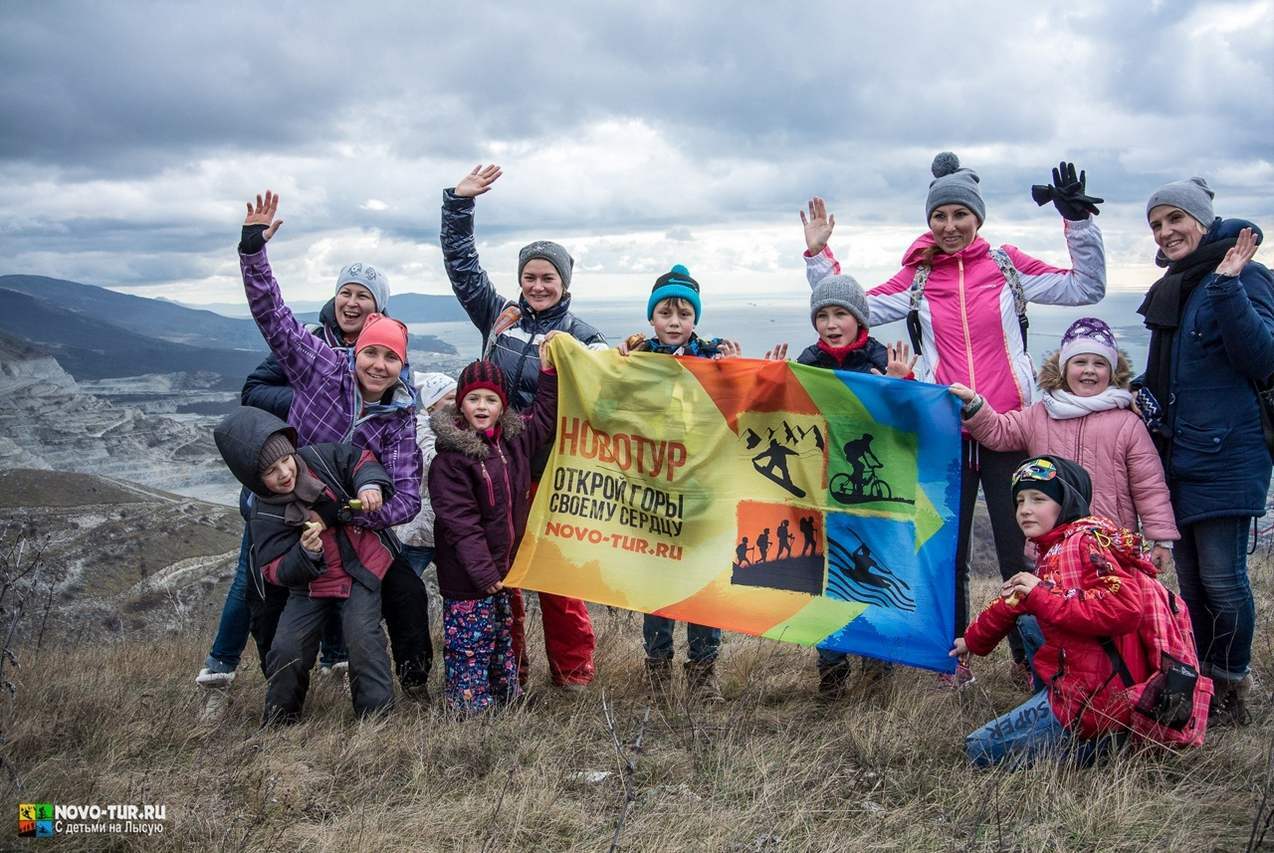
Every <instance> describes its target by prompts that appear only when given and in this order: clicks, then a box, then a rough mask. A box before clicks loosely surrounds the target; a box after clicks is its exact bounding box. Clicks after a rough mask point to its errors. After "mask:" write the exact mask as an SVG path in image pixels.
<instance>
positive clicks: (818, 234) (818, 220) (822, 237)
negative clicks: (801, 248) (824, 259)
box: [801, 196, 836, 255]
mask: <svg viewBox="0 0 1274 853" xmlns="http://www.w3.org/2000/svg"><path fill="white" fill-rule="evenodd" d="M807 207H808V209H809V216H808V217H807V216H806V215H805V211H804V210H802V211H801V225H803V226H804V227H805V248H807V249H809V251H810V254H811V255H817V254H818V253H819V252H821V251H823V248H824V247H825V246H826V245H827V241H828V240H830V239H831V237H832V230H833V229H835V228H836V217H835V216H833V215H832V214H830V213H828V212H827V202H825V201H823V200H822V199H821V198H819V197H818V196H814V197H813V198H812V199H810V200H809V202H808V204H807Z"/></svg>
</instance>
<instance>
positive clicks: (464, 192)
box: [452, 164, 504, 198]
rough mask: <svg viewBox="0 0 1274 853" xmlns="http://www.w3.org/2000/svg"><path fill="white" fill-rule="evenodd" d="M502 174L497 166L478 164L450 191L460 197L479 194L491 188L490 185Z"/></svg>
mask: <svg viewBox="0 0 1274 853" xmlns="http://www.w3.org/2000/svg"><path fill="white" fill-rule="evenodd" d="M502 174H504V173H503V172H501V171H500V167H499V166H496V165H491V166H483V165H481V164H479V165H477V166H474V167H473V171H472V172H470V173H469V174H467V175H465V176H464V177H463V178H461V179H460V183H458V184H456V188H455V189H454V190H453V191H452V192H454V193H455V194H456V195H458V196H460V198H473V197H474V196H480V195H482V194H483V193H484V192H486V191H487V190H489V189H491V185H492V184H494V183H495V182H496V180H497V179H498V178H499V177H500V175H502Z"/></svg>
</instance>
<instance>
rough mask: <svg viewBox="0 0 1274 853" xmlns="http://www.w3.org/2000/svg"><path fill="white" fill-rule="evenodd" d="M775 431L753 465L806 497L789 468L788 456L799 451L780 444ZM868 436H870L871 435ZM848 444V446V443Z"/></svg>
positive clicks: (800, 495) (797, 493) (765, 474)
mask: <svg viewBox="0 0 1274 853" xmlns="http://www.w3.org/2000/svg"><path fill="white" fill-rule="evenodd" d="M773 433H774V430H770V434H771V438H770V446H769V447H767V448H766V449H765V450H763V451H761V452H760V453H758V454H757V455H756V456H753V457H752V467H753V468H755V469H756V471H757V473H758V474H760V475H761V476H763V477H765V478H766V479H767V480H770V481H771V482H773V483H777V484H778V485H780V486H782V487H783V488H784V489H786V490H787V491H789V492H791V493H792V494H793V495H795V496H796V497H798V498H803V497H805V490H804V489H802V488H801V487H800V486H798V485H796V483H794V482H793V481H792V474H791V472H790V471H788V469H787V463H788V457H789V456H796V455H797V452H796V451H795V450H793V449H791V448H790V447H784V446H783V445H781V444H779V443H778V442H777V441H776V440H775V439H774V438H773ZM868 437H869V438H870V436H868ZM846 446H847V447H848V445H846ZM775 472H777V474H776V473H775ZM759 541H760V540H758V544H759Z"/></svg>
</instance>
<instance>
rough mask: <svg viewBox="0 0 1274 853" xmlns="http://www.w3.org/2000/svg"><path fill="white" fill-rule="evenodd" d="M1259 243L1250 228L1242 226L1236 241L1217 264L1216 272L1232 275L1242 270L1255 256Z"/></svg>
mask: <svg viewBox="0 0 1274 853" xmlns="http://www.w3.org/2000/svg"><path fill="white" fill-rule="evenodd" d="M1259 245H1260V244H1259V243H1258V242H1257V241H1256V235H1255V234H1254V233H1252V229H1251V228H1244V229H1243V230H1242V231H1240V232H1239V239H1238V242H1236V243H1235V244H1234V245H1233V246H1232V247H1231V248H1230V251H1228V252H1226V253H1225V257H1224V258H1222V259H1221V263H1220V264H1218V265H1217V268H1216V274H1217V275H1225V276H1231V277H1233V276H1237V275H1238V274H1239V273H1241V272H1243V267H1245V266H1247V262H1248V261H1250V260H1252V258H1254V257H1256V247H1257V246H1259Z"/></svg>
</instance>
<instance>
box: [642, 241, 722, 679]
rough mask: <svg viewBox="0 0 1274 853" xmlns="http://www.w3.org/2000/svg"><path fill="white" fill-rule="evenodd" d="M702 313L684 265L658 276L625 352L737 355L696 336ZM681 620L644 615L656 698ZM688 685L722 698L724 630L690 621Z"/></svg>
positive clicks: (714, 341) (668, 674) (669, 672)
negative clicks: (647, 329)
mask: <svg viewBox="0 0 1274 853" xmlns="http://www.w3.org/2000/svg"><path fill="white" fill-rule="evenodd" d="M702 312H703V301H702V297H701V296H700V294H699V282H697V281H695V280H694V279H693V278H691V277H690V271H689V270H687V269H686V268H685V267H684V266H682V265H681V264H677V265H675V266H674V267H673V268H672V269H671V270H669V271H668V272H666V273H664V274H663V275H661V276H660V277H659V278H657V279H656V280H655V286H654V287H653V288H652V289H651V291H650V299H648V300H647V301H646V319H647V320H649V321H650V325H651V327H652V328H653V329H654V336H653V337H650V338H647V337H645V336H643V335H641V334H640V333H639V334H635V335H632V336H630V337H629V338H628V339H627V340H626V341H624V342H623V343H622V344H620V345H619V348H618V349H619V353H620V355H628V354H629V353H631V352H653V353H662V354H664V355H684V356H693V357H695V358H711V359H722V358H733V357H735V356H738V355H739V353H740V350H739V345H738V344H737V343H735V342H734V341H729V340H725V339H723V338H712V339H711V340H704V339H703V338H701V337H699V336H698V335H697V334H695V325H696V324H698V322H699V315H700V314H701V313H702ZM676 624H677V623H676V622H675V621H674V620H672V619H669V618H667V617H666V616H657V615H655V614H653V613H647V614H645V616H644V617H643V619H642V639H643V641H644V642H645V646H646V676H647V679H648V680H649V682H650V688H651V690H652V691H653V692H654V693H655V695H656V696H664V697H666V696H668V695H669V693H670V690H671V688H672V658H673V641H672V631H673V628H674V627H675V626H676ZM686 644H687V645H688V646H689V648H688V650H687V656H688V658H689V660H687V661H686V665H685V671H686V686H687V689H688V691H689V693H690V695H691V696H692V697H695V698H698V699H701V700H706V701H713V702H720V701H721V699H722V696H721V688H720V686H719V685H718V683H717V676H716V663H717V654H718V652H719V651H720V649H721V629H720V628H713V627H711V626H708V625H696V624H695V623H693V622H687V623H686Z"/></svg>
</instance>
